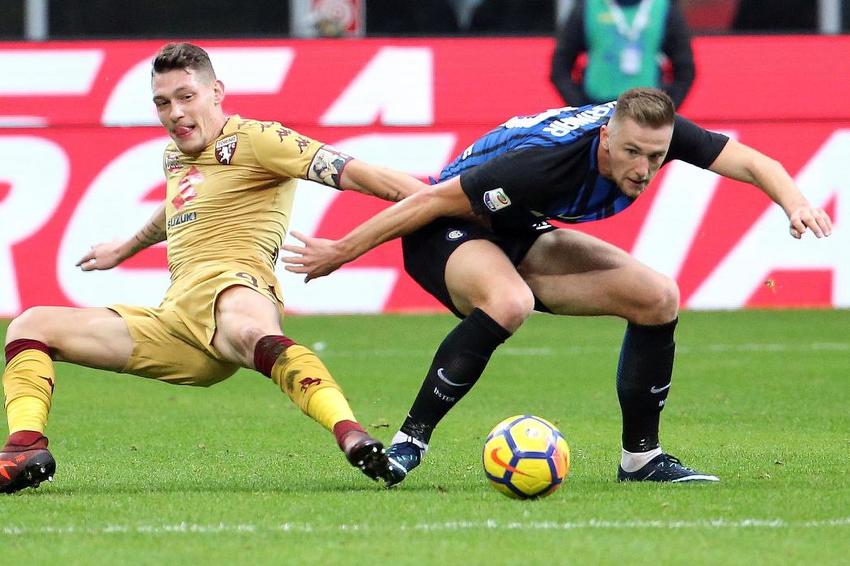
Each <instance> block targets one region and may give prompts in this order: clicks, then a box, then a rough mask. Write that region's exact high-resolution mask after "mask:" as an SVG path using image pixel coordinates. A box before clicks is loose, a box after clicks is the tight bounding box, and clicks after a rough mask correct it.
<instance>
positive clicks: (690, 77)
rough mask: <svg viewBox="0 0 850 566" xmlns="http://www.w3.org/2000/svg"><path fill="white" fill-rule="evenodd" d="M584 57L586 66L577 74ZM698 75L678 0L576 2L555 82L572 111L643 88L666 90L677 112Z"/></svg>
mask: <svg viewBox="0 0 850 566" xmlns="http://www.w3.org/2000/svg"><path fill="white" fill-rule="evenodd" d="M583 53H586V54H587V65H586V67H585V68H584V69H578V68H577V64H578V62H579V57H580V55H581V54H583ZM668 62H669V69H667V68H666V66H667V65H668ZM694 74H695V71H694V54H693V50H692V49H691V35H690V32H689V30H688V26H687V22H686V21H685V18H684V16H683V15H682V12H681V10H680V9H679V6H678V5H677V3H676V2H675V1H674V0H577V2H576V4H575V6H574V7H573V10H572V12H571V13H570V15H569V17H568V18H567V20H566V22H565V23H564V25H563V26H561V28H560V29H559V31H558V36H557V45H556V47H555V53H554V55H553V57H552V70H551V80H552V83H553V84H554V85H555V88H557V89H558V92H559V93H560V94H561V97H562V98H563V99H564V102H565V103H566V104H568V105H570V106H584V105H586V104H601V103H603V102H607V101H609V100H615V99H616V98H617V96H619V95H620V93H622V92H624V91H626V90H628V89H630V88H635V87H641V86H643V87H656V88H660V89H661V90H663V91H665V92H666V93H667V94H668V95H670V98H671V99H673V104H674V105H675V106H676V107H677V108H678V107H679V106H680V105H681V104H682V101H683V100H684V99H685V97H686V96H687V94H688V91H689V90H690V88H691V85H692V84H693V82H694ZM668 75H669V77H668Z"/></svg>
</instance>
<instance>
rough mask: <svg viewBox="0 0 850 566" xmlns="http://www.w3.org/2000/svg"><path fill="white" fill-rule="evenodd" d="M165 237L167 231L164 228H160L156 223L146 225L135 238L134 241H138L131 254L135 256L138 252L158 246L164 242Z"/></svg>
mask: <svg viewBox="0 0 850 566" xmlns="http://www.w3.org/2000/svg"><path fill="white" fill-rule="evenodd" d="M165 237H166V234H165V229H164V228H163V227H162V226H159V225H158V224H156V223H154V222H151V223H149V224H146V225H145V226H144V227H142V229H141V230H139V231H138V232H137V233H136V234H135V235H134V236H133V239H135V240H136V243H135V244H133V246H132V248H131V252H132V253H134V254H135V253H136V252H139V251H141V250H143V249H145V248H148V247H150V246H152V245H154V244H158V243H159V242H162V241H164V240H165Z"/></svg>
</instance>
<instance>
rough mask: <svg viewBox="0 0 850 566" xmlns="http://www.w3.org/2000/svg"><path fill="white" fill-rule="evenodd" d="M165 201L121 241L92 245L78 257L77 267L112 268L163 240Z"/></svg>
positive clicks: (92, 268) (90, 269) (86, 269)
mask: <svg viewBox="0 0 850 566" xmlns="http://www.w3.org/2000/svg"><path fill="white" fill-rule="evenodd" d="M165 234H166V232H165V203H164V202H163V203H162V204H161V205H159V206H158V207H157V209H156V210H155V211H154V213H153V215H151V218H150V220H148V221H147V223H146V224H145V225H144V226H142V229H141V230H139V231H138V232H136V233H135V234H133V236H132V237H131V238H130V239H128V240H126V241H124V242H122V241H120V240H116V241H114V242H107V243H103V244H97V245H96V246H92V248H91V250H89V253H87V254H86V255H84V256H83V257H82V258H80V261H78V262H77V264H76V265H77V267H79V268H80V269H82V270H83V271H94V270H95V269H98V270H100V269H112V268H113V267H115V266H116V265H118V264H119V263H121V262H122V261H124V260H125V259H127V258H128V257H131V256H133V255H135V254H136V253H137V252H139V251H141V250H143V249H145V248H147V247H150V246H152V245H154V244H158V243H159V242H164V241H165Z"/></svg>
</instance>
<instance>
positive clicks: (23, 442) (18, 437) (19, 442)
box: [2, 430, 47, 452]
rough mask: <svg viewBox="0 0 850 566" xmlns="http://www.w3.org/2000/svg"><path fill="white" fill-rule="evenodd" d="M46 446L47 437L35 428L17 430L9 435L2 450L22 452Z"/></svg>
mask: <svg viewBox="0 0 850 566" xmlns="http://www.w3.org/2000/svg"><path fill="white" fill-rule="evenodd" d="M41 448H47V437H46V436H44V435H43V434H41V433H40V432H38V431H36V430H19V431H18V432H13V433H12V434H10V435H9V438H8V440H6V446H4V447H3V450H2V451H3V452H23V451H24V450H34V449H41Z"/></svg>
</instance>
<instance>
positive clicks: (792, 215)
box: [709, 139, 832, 239]
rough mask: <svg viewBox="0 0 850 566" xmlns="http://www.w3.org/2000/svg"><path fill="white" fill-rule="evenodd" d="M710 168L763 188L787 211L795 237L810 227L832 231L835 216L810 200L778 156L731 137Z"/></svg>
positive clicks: (823, 233) (817, 232) (820, 233)
mask: <svg viewBox="0 0 850 566" xmlns="http://www.w3.org/2000/svg"><path fill="white" fill-rule="evenodd" d="M709 169H710V170H711V171H714V172H715V173H717V174H719V175H723V176H724V177H729V178H730V179H735V180H738V181H743V182H745V183H750V184H752V185H755V186H756V187H758V188H759V189H761V190H762V191H763V192H764V193H765V194H766V195H767V196H769V197H770V198H771V199H772V200H773V202H775V203H776V204H778V205H779V206H781V207H782V210H784V211H785V214H786V215H788V220H789V223H790V224H789V231H790V232H791V235H792V236H794V237H795V238H798V239H799V238H801V237H802V236H803V234H804V233H805V232H806V230H808V229H811V231H812V232H813V233H814V235H815V236H817V237H818V238H823V237H824V236H829V235H830V234H831V233H832V220H831V219H830V218H829V215H828V214H827V213H826V211H824V210H823V209H821V208H814V207H813V206H812V205H811V204H810V203H809V201H808V200H807V199H806V197H805V196H803V194H802V193H801V192H800V189H799V188H797V185H796V184H795V183H794V180H793V179H792V178H791V176H790V175H789V174H788V172H787V171H786V170H785V168H784V167H783V166H782V164H781V163H779V162H778V161H776V160H775V159H771V158H770V157H768V156H766V155H764V154H763V153H761V152H759V151H756V150H755V149H753V148H751V147H749V146H746V145H744V144H742V143H740V142H737V141H735V140H731V139H730V140H729V141H728V142H727V143H726V146H725V147H724V148H723V151H721V152H720V155H718V156H717V159H715V160H714V163H712V164H711V166H710V167H709Z"/></svg>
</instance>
